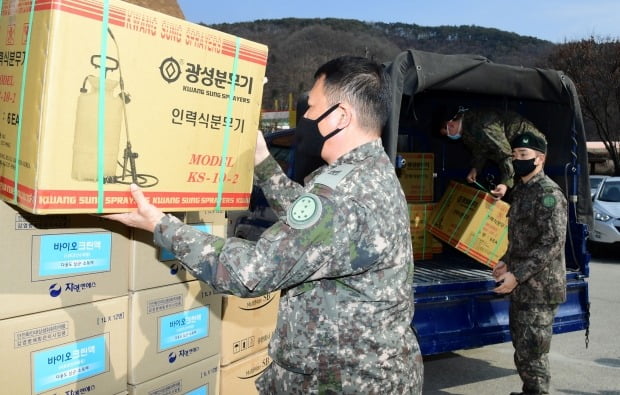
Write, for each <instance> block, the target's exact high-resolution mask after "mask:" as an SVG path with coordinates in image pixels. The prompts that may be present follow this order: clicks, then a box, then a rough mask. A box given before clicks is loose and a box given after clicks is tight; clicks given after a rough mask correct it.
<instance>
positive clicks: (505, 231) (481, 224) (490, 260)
mask: <svg viewBox="0 0 620 395" xmlns="http://www.w3.org/2000/svg"><path fill="white" fill-rule="evenodd" d="M476 196H478V193H477V192H476ZM491 212H492V209H491V208H489V209H488V210H487V212H486V215H485V216H484V219H483V220H482V221H480V226H479V227H478V229H477V230H476V233H474V237H473V238H472V239H471V241H470V243H469V245H467V251H471V249H472V248H473V247H474V246H475V245H476V241H477V240H478V237H479V236H480V234H481V233H482V229H483V228H484V225H486V223H487V221H488V220H489V217H490V216H491ZM507 235H508V227H505V228H504V230H503V231H502V234H501V236H500V238H499V240H498V241H497V243H495V247H494V248H493V251H491V253H490V254H489V259H487V261H486V264H487V265H488V264H489V263H491V262H492V260H493V257H497V250H498V249H499V246H500V245H501V244H502V242H503V241H504V239H505V238H506V236H507ZM497 258H501V257H497Z"/></svg>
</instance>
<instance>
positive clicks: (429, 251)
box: [408, 203, 442, 260]
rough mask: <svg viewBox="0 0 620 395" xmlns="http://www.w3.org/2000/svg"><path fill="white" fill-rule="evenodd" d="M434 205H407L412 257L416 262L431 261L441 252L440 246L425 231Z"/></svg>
mask: <svg viewBox="0 0 620 395" xmlns="http://www.w3.org/2000/svg"><path fill="white" fill-rule="evenodd" d="M435 206H436V204H435V203H409V204H408V207H409V221H410V230H411V241H412V245H413V257H414V259H416V260H426V259H431V258H432V257H433V255H434V254H438V253H441V252H442V245H441V242H440V241H439V240H437V239H436V238H435V236H433V235H432V234H431V233H430V232H429V231H428V229H427V224H428V223H429V222H430V220H431V218H432V216H433V210H434V209H435Z"/></svg>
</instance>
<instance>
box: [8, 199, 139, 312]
mask: <svg viewBox="0 0 620 395" xmlns="http://www.w3.org/2000/svg"><path fill="white" fill-rule="evenodd" d="M119 225H120V224H118V223H114V222H113V221H109V220H105V219H102V218H99V217H96V216H92V215H85V214H76V215H35V214H30V213H27V212H25V211H23V210H21V209H19V208H17V207H14V206H12V205H9V204H7V203H5V202H0V234H2V237H0V270H1V271H2V273H3V275H2V276H0V289H1V290H2V303H0V319H3V318H9V317H14V316H18V315H23V314H32V313H36V312H40V311H45V310H52V309H56V308H61V307H67V306H72V305H76V304H81V303H88V302H93V301H97V300H102V299H108V298H113V297H117V296H123V295H127V284H128V273H127V261H128V260H129V228H127V227H126V226H124V225H120V226H119Z"/></svg>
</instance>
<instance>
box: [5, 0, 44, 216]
mask: <svg viewBox="0 0 620 395" xmlns="http://www.w3.org/2000/svg"><path fill="white" fill-rule="evenodd" d="M34 4H35V2H34V1H33V2H32V3H31V4H30V15H29V17H28V26H29V27H28V34H27V35H26V48H25V50H24V52H25V53H24V56H25V59H24V70H23V71H22V85H21V92H20V94H19V111H18V113H19V118H18V119H19V122H18V123H17V137H16V141H15V183H14V185H13V191H14V192H13V202H14V203H15V204H17V197H18V196H19V190H18V189H17V187H18V186H19V163H20V153H21V147H22V123H23V122H22V120H23V119H24V96H25V92H26V74H27V73H28V58H29V56H28V54H29V53H30V38H31V36H32V29H31V28H30V26H32V21H33V20H34ZM2 9H3V8H2V3H1V2H0V13H1V12H2Z"/></svg>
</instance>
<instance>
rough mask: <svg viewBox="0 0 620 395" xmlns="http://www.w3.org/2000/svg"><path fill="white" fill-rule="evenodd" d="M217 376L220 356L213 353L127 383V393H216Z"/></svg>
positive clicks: (200, 394)
mask: <svg viewBox="0 0 620 395" xmlns="http://www.w3.org/2000/svg"><path fill="white" fill-rule="evenodd" d="M219 378H220V358H219V355H214V356H212V357H209V358H207V359H203V360H202V361H198V362H196V363H194V364H192V365H189V366H186V367H184V368H181V369H177V370H174V371H172V372H170V373H167V374H164V375H162V376H159V377H156V378H154V379H153V380H149V381H147V382H145V383H142V384H138V385H129V386H128V387H129V395H159V394H161V395H167V394H170V395H172V394H185V395H209V394H213V395H218V394H219V393H220V391H219ZM239 394H243V395H246V394H245V393H243V392H239Z"/></svg>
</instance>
